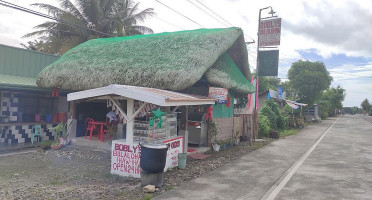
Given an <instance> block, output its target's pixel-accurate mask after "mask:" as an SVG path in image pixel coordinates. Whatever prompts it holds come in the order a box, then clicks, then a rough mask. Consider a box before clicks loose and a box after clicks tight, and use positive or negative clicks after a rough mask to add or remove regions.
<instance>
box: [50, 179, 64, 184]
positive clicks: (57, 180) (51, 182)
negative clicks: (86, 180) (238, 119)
mask: <svg viewBox="0 0 372 200" xmlns="http://www.w3.org/2000/svg"><path fill="white" fill-rule="evenodd" d="M49 184H50V185H62V181H60V180H59V178H58V177H54V178H52V179H51V180H50V181H49Z"/></svg>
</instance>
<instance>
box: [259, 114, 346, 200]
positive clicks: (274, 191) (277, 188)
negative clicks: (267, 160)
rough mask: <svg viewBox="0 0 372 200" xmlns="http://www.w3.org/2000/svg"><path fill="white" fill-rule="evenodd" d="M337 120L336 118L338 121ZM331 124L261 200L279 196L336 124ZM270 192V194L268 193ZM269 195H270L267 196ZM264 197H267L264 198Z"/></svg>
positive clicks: (270, 199)
mask: <svg viewBox="0 0 372 200" xmlns="http://www.w3.org/2000/svg"><path fill="white" fill-rule="evenodd" d="M338 119H339V118H337V120H338ZM337 120H336V121H335V122H333V124H332V125H331V127H329V128H328V129H327V130H326V131H325V132H324V133H323V134H322V136H321V137H320V138H319V139H318V140H317V141H316V142H315V143H314V144H313V145H312V146H311V147H310V148H309V149H308V150H307V151H306V152H305V153H304V154H303V155H302V156H301V158H299V159H298V160H297V161H296V162H295V163H294V164H293V165H292V166H291V167H290V168H289V169H288V170H287V171H286V173H284V174H287V175H286V176H285V178H284V179H283V180H282V181H281V182H280V183H279V184H278V185H274V186H273V187H272V188H270V189H269V190H268V192H267V193H266V194H265V195H264V196H263V197H262V198H261V199H266V200H273V199H275V197H276V196H277V195H278V194H279V192H280V191H281V190H282V189H283V187H284V186H285V185H286V184H287V183H288V181H289V180H290V179H291V178H292V176H293V175H294V174H295V173H296V171H297V170H298V168H300V167H301V165H302V163H303V162H304V161H305V160H306V159H307V157H309V155H310V154H311V153H312V152H313V151H314V149H315V148H316V147H317V146H318V144H319V143H320V142H321V141H322V139H323V138H324V136H325V135H326V134H327V133H328V132H329V130H331V128H332V127H333V125H335V123H336V122H337ZM274 187H275V188H274ZM270 191H272V192H271V193H269V192H270ZM268 194H270V195H268ZM266 196H268V197H267V198H266Z"/></svg>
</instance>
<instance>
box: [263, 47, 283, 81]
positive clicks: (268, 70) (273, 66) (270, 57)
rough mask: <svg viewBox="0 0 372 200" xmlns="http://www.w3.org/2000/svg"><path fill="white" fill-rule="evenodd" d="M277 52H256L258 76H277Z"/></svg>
mask: <svg viewBox="0 0 372 200" xmlns="http://www.w3.org/2000/svg"><path fill="white" fill-rule="evenodd" d="M278 64H279V50H271V51H259V52H258V66H259V69H258V76H278Z"/></svg>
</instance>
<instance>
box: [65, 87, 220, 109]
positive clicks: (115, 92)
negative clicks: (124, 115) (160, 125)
mask: <svg viewBox="0 0 372 200" xmlns="http://www.w3.org/2000/svg"><path fill="white" fill-rule="evenodd" d="M110 96H121V97H123V98H128V99H134V100H139V101H143V102H147V103H151V104H155V105H159V106H181V105H204V104H215V101H216V99H213V98H209V97H203V96H195V95H190V94H183V93H179V92H173V91H168V90H161V89H155V88H147V87H136V86H129V85H109V86H106V87H101V88H95V89H91V90H84V91H80V92H74V93H70V94H68V95H67V101H75V100H79V99H92V98H99V99H110Z"/></svg>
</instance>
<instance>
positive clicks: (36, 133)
mask: <svg viewBox="0 0 372 200" xmlns="http://www.w3.org/2000/svg"><path fill="white" fill-rule="evenodd" d="M31 133H32V136H31V143H32V144H33V143H34V140H35V137H38V140H37V141H38V142H41V141H42V139H43V137H42V132H41V126H40V125H35V126H33V127H32V128H31ZM39 138H40V139H39Z"/></svg>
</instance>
